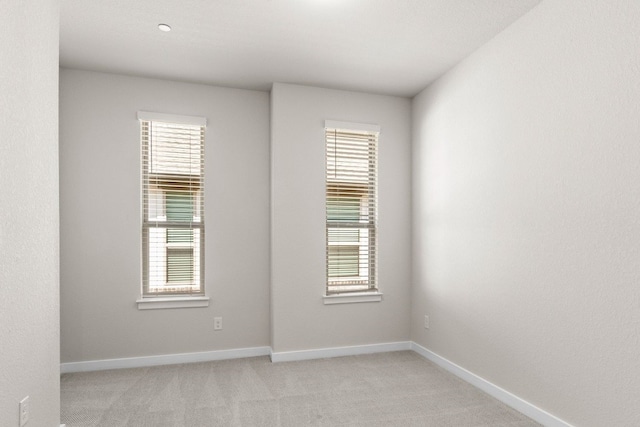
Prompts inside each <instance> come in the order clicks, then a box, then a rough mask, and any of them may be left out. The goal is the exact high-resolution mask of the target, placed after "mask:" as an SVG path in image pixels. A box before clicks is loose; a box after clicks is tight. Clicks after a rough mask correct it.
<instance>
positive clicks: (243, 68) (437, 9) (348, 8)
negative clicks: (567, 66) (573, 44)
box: [60, 0, 540, 96]
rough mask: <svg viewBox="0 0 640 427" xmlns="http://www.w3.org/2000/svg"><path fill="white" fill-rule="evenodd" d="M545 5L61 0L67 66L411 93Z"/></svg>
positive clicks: (519, 1) (526, 0)
mask: <svg viewBox="0 0 640 427" xmlns="http://www.w3.org/2000/svg"><path fill="white" fill-rule="evenodd" d="M539 2H540V0H62V8H61V18H60V19H61V29H60V63H61V65H62V66H64V67H70V68H80V69H87V70H97V71H105V72H113V73H121V74H130V75H137V76H146V77H158V78H166V79H171V80H181V81H189V82H198V83H207V84H213V85H219V86H231V87H239V88H248V89H259V90H269V89H270V87H271V84H272V83H273V82H283V83H297V84H304V85H311V86H321V87H328V88H337V89H348V90H356V91H365V92H372V93H382V94H390V95H400V96H413V95H415V94H416V93H418V92H419V91H420V90H422V89H424V88H425V87H426V86H427V85H428V84H429V83H430V82H432V81H433V80H434V79H436V78H437V77H439V76H440V75H442V74H443V73H444V72H445V71H447V70H448V69H449V68H451V67H452V66H453V65H455V64H456V63H458V62H459V61H460V60H461V59H463V58H465V57H466V56H468V55H469V54H470V53H471V52H473V51H474V50H476V49H477V48H478V47H480V46H481V45H483V44H484V43H486V42H487V41H488V40H490V39H491V38H492V37H494V36H495V35H496V34H498V33H499V32H500V31H502V30H503V29H504V28H506V27H507V26H508V25H509V24H511V23H512V22H514V21H515V20H516V19H518V18H519V17H520V16H522V15H523V14H525V13H526V12H527V11H529V10H530V9H531V8H532V7H534V6H535V5H536V4H538V3H539ZM159 23H167V24H169V25H171V27H172V28H173V30H172V31H171V32H169V33H164V32H161V31H159V30H158V24H159Z"/></svg>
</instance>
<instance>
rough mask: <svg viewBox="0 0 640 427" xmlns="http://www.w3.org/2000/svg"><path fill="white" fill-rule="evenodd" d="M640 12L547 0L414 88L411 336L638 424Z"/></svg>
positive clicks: (560, 403)
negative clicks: (427, 84) (427, 323)
mask: <svg viewBox="0 0 640 427" xmlns="http://www.w3.org/2000/svg"><path fill="white" fill-rule="evenodd" d="M638 23H640V3H639V2H637V1H631V0H627V1H616V2H610V1H604V0H588V1H586V0H580V1H578V0H570V1H569V0H546V1H543V2H542V3H541V4H540V5H539V6H537V7H536V8H535V9H533V10H532V11H531V12H529V13H528V14H527V15H525V16H524V17H523V18H521V19H520V20H519V21H517V22H516V23H514V24H513V25H512V26H511V27H509V28H508V29H507V30H506V31H504V32H503V33H501V34H500V35H498V36H497V37H496V38H495V39H493V40H492V41H491V42H490V43H488V44H487V45H485V46H484V47H483V48H481V49H480V50H479V51H477V52H476V53H475V54H473V55H472V56H471V57H469V58H468V59H467V60H465V61H464V62H462V63H461V64H459V65H458V66H457V67H456V68H454V69H453V70H451V71H450V72H448V73H447V74H446V75H445V76H443V77H442V78H441V79H440V80H439V81H437V82H436V83H435V84H433V85H432V86H431V87H429V88H428V89H427V90H425V91H424V92H422V93H421V94H420V95H419V96H418V97H416V98H415V100H414V104H413V107H414V111H413V119H414V120H413V138H414V146H413V148H414V152H413V156H414V163H413V171H414V179H413V185H414V199H413V200H414V205H413V231H414V234H413V236H414V239H413V255H414V258H413V260H414V263H413V265H414V268H413V280H414V288H413V298H412V302H413V310H412V339H413V340H414V341H416V342H418V343H420V344H422V345H424V346H426V347H427V348H429V349H430V350H432V351H434V352H435V353H437V354H440V355H441V356H443V357H445V358H447V359H449V360H451V361H453V362H455V363H457V364H459V365H461V366H462V367H464V368H466V369H468V370H470V371H471V372H473V373H475V374H477V375H479V376H481V377H483V378H485V379H487V380H489V381H491V382H493V383H495V384H497V385H498V386H500V387H503V388H504V389H506V390H508V391H510V392H512V393H514V394H516V395H518V396H520V397H522V398H524V399H526V400H528V401H529V402H531V403H533V404H534V405H537V406H539V407H540V408H542V409H545V410H547V411H548V412H550V413H552V414H554V415H556V416H558V417H560V418H562V419H564V420H566V421H567V422H570V423H572V424H575V425H580V426H637V425H640V410H639V409H638V402H640V381H638V379H639V378H640V357H638V354H640V287H639V286H638V283H639V280H640V263H639V262H638V255H639V254H640V216H639V213H640V191H638V189H639V187H638V183H639V182H640V119H639V117H640V55H639V54H638V53H639V52H640V25H639V24H638ZM425 314H429V315H430V316H431V317H430V320H431V325H430V329H429V330H426V329H424V328H423V326H422V325H423V316H424V315H425Z"/></svg>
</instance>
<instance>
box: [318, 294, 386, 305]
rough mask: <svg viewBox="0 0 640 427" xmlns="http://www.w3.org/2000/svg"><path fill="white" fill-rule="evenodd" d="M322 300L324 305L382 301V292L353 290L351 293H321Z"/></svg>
mask: <svg viewBox="0 0 640 427" xmlns="http://www.w3.org/2000/svg"><path fill="white" fill-rule="evenodd" d="M322 300H323V302H324V304H325V305H331V304H352V303H357V302H380V301H382V293H380V292H357V293H356V292H354V293H351V294H336V295H323V296H322Z"/></svg>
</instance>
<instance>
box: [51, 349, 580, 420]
mask: <svg viewBox="0 0 640 427" xmlns="http://www.w3.org/2000/svg"><path fill="white" fill-rule="evenodd" d="M402 350H413V351H415V352H416V353H418V354H420V355H421V356H423V357H424V358H426V359H428V360H430V361H432V362H433V363H435V364H436V365H438V366H440V367H442V368H444V369H445V370H447V371H449V372H451V373H452V374H454V375H456V376H457V377H459V378H461V379H463V380H464V381H466V382H468V383H469V384H471V385H473V386H475V387H477V388H479V389H480V390H482V391H484V392H485V393H487V394H489V395H490V396H493V397H494V398H496V399H498V400H499V401H501V402H502V403H504V404H506V405H507V406H510V407H511V408H513V409H515V410H516V411H519V412H521V413H523V414H524V415H526V416H528V417H529V418H531V419H533V420H534V421H537V422H539V423H540V424H542V425H544V426H546V427H572V426H571V424H569V423H567V422H565V421H563V420H561V419H560V418H557V417H556V416H554V415H551V414H550V413H548V412H546V411H544V410H542V409H540V408H538V407H537V406H535V405H533V404H531V403H529V402H527V401H526V400H523V399H521V398H519V397H518V396H516V395H514V394H512V393H510V392H508V391H506V390H504V389H502V388H500V387H498V386H497V385H495V384H493V383H490V382H489V381H487V380H485V379H484V378H481V377H479V376H477V375H476V374H474V373H472V372H470V371H467V370H466V369H464V368H462V367H461V366H458V365H456V364H455V363H453V362H451V361H449V360H447V359H445V358H444V357H442V356H439V355H438V354H436V353H434V352H432V351H430V350H427V349H426V348H424V347H422V346H421V345H419V344H417V343H415V342H413V341H399V342H392V343H382V344H369V345H356V346H349V347H333V348H320V349H314V350H299V351H283V352H273V350H272V349H271V347H251V348H239V349H232V350H217V351H204V352H200V353H183V354H167V355H160V356H144V357H128V358H123V359H107V360H89V361H85V362H71V363H62V364H60V373H61V374H65V373H71V372H89V371H101V370H106V369H124V368H142V367H148V366H158V365H172V364H179V363H194V362H209V361H214V360H226V359H239V358H244V357H257V356H269V355H270V356H271V361H272V362H292V361H297V360H309V359H325V358H330V357H341V356H356V355H360V354H373V353H386V352H390V351H402ZM61 427H63V426H62V425H61Z"/></svg>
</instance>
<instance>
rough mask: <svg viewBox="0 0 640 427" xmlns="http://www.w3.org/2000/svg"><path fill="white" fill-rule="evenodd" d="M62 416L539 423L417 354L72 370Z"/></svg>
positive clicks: (111, 426) (71, 424) (75, 422)
mask: <svg viewBox="0 0 640 427" xmlns="http://www.w3.org/2000/svg"><path fill="white" fill-rule="evenodd" d="M60 383H61V401H62V404H61V405H62V408H61V411H62V415H61V418H62V419H61V422H62V423H66V425H67V427H76V426H77V427H80V426H81V427H90V426H108V427H117V426H135V427H138V426H140V427H142V426H153V427H160V426H172V427H173V426H176V427H177V426H184V427H198V426H296V427H297V426H306V425H313V426H335V425H349V426H403V427H404V426H455V427H461V426H511V427H515V426H519V427H524V426H537V425H538V424H537V423H535V422H533V421H532V420H530V419H529V418H527V417H525V416H524V415H522V414H520V413H518V412H516V411H514V410H513V409H511V408H509V407H507V406H505V405H504V404H502V403H501V402H499V401H497V400H495V399H493V398H492V397H490V396H488V395H486V394H485V393H483V392H481V391H480V390H478V389H476V388H474V387H472V386H471V385H469V384H467V383H466V382H464V381H462V380H460V379H458V378H457V377H455V376H453V375H451V374H449V373H448V372H446V371H444V370H442V369H441V368H439V367H437V366H436V365H434V364H433V363H431V362H429V361H428V360H426V359H424V358H422V357H421V356H419V355H418V354H416V353H414V352H411V351H401V352H393V353H380V354H372V355H364V356H350V357H339V358H333V359H320V360H309V361H302V362H282V363H271V361H270V360H269V358H268V357H256V358H250V359H236V360H225V361H217V362H207V363H194V364H185V365H171V366H159V367H152V368H138V369H121V370H112V371H99V372H88V373H74V374H64V375H62V377H61V381H60Z"/></svg>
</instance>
